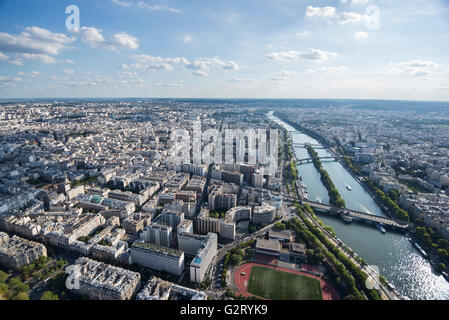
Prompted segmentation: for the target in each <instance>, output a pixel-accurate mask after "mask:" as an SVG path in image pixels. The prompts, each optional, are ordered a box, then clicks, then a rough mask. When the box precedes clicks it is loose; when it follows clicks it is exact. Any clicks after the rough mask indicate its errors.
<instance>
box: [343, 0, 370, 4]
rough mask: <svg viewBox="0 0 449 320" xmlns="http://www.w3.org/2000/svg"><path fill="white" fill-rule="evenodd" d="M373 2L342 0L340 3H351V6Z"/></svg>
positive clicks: (368, 0)
mask: <svg viewBox="0 0 449 320" xmlns="http://www.w3.org/2000/svg"><path fill="white" fill-rule="evenodd" d="M370 1H371V0H340V3H348V2H351V4H367V3H368V2H370Z"/></svg>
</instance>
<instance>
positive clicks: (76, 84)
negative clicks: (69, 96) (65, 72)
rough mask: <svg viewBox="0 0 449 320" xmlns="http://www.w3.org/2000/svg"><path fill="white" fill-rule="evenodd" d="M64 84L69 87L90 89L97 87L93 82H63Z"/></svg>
mask: <svg viewBox="0 0 449 320" xmlns="http://www.w3.org/2000/svg"><path fill="white" fill-rule="evenodd" d="M64 84H65V85H66V86H70V87H90V86H96V85H97V83H96V82H94V81H69V82H65V83H64Z"/></svg>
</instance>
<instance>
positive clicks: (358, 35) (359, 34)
mask: <svg viewBox="0 0 449 320" xmlns="http://www.w3.org/2000/svg"><path fill="white" fill-rule="evenodd" d="M368 37H369V34H368V33H367V32H365V31H357V32H356V33H354V38H355V39H357V40H360V39H366V38H368Z"/></svg>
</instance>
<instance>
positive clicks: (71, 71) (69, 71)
mask: <svg viewBox="0 0 449 320" xmlns="http://www.w3.org/2000/svg"><path fill="white" fill-rule="evenodd" d="M62 72H63V73H65V74H74V73H75V70H72V69H64V70H62Z"/></svg>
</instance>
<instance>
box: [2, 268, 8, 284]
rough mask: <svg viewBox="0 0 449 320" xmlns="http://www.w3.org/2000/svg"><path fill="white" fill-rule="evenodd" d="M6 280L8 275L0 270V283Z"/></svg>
mask: <svg viewBox="0 0 449 320" xmlns="http://www.w3.org/2000/svg"><path fill="white" fill-rule="evenodd" d="M6 279H8V274H7V273H6V272H4V271H1V270H0V282H5V281H6Z"/></svg>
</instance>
